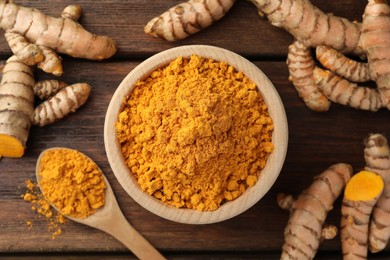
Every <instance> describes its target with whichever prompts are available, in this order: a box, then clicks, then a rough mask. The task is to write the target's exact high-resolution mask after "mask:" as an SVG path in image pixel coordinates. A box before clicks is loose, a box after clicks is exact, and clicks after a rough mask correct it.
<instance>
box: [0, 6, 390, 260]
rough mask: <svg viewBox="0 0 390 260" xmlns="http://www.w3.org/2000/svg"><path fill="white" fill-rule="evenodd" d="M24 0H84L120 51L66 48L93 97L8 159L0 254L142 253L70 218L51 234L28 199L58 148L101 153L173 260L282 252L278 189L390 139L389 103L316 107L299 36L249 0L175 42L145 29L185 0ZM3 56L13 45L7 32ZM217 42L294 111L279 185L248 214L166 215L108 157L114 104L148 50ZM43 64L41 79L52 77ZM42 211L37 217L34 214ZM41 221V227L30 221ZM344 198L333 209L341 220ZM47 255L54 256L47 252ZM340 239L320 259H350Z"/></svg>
mask: <svg viewBox="0 0 390 260" xmlns="http://www.w3.org/2000/svg"><path fill="white" fill-rule="evenodd" d="M17 2H18V4H21V5H25V6H30V7H34V8H38V9H40V10H42V11H44V12H45V13H47V14H50V15H54V16H57V15H59V14H60V13H61V11H62V9H63V8H64V7H65V6H66V5H68V4H80V5H81V6H82V7H83V10H84V13H83V16H82V18H81V20H80V21H81V24H82V25H83V26H84V27H85V28H87V29H89V30H90V31H92V32H94V33H97V34H106V35H109V36H111V37H112V38H114V39H115V40H116V42H117V43H118V47H119V51H118V53H117V54H116V55H115V56H114V57H113V58H111V59H109V60H106V61H102V62H95V61H86V60H80V59H74V58H70V57H66V56H65V55H64V56H63V58H64V61H63V64H64V75H63V76H62V77H61V79H62V80H64V81H66V82H69V83H75V82H88V83H90V84H91V85H92V87H93V93H92V96H91V97H90V99H89V101H88V102H87V103H86V104H85V106H83V107H82V108H81V109H80V110H79V111H78V112H77V113H74V114H72V115H71V116H69V117H67V118H66V119H64V120H62V121H60V122H58V123H55V124H52V125H50V126H46V127H43V128H38V127H32V129H31V131H30V137H29V140H28V143H27V146H28V147H27V150H26V153H25V155H24V156H23V157H22V158H21V159H10V158H2V159H1V160H0V179H1V181H0V207H1V208H0V258H5V259H16V258H18V259H19V258H21V259H47V258H60V259H79V258H81V259H92V258H96V259H128V258H132V257H134V256H133V255H132V254H131V253H130V252H129V251H128V250H127V249H126V248H125V247H124V246H123V245H122V244H120V243H119V242H117V241H116V240H115V239H114V238H112V237H110V236H109V235H107V234H105V233H103V232H100V231H98V230H94V229H91V228H89V227H86V226H82V225H80V224H77V223H68V224H66V225H64V226H63V234H62V235H61V236H59V237H58V238H57V239H55V240H51V234H50V233H49V232H48V231H47V222H46V221H45V220H44V219H42V218H36V217H37V214H36V213H35V212H34V211H32V210H31V209H30V204H29V203H27V202H25V201H23V200H22V199H21V197H20V196H21V194H22V190H23V187H24V186H25V184H24V182H25V180H26V179H33V180H34V174H35V172H34V170H35V163H36V159H37V157H38V155H39V153H40V152H41V151H42V150H44V149H46V148H49V147H54V146H66V147H69V148H74V149H79V150H80V151H83V152H85V153H86V154H88V155H89V156H90V157H92V158H93V159H94V160H95V161H96V162H97V163H98V164H99V166H100V167H101V168H102V169H103V171H104V172H105V173H106V176H107V177H108V179H109V181H110V183H111V185H112V187H113V189H114V191H115V194H116V196H117V199H118V202H119V204H120V206H121V208H122V210H123V212H124V214H125V216H126V218H127V219H128V220H129V222H130V223H131V224H132V225H134V227H135V228H136V229H137V230H138V231H139V232H140V233H141V234H143V235H144V236H145V237H146V238H147V239H148V240H149V241H150V242H151V243H152V244H153V245H154V246H156V247H157V248H158V249H159V250H160V251H161V252H162V253H163V254H164V255H165V256H166V257H168V258H169V259H182V258H183V259H184V258H186V259H207V258H208V259H210V258H213V259H225V258H229V259H244V258H245V259H246V258H248V259H277V258H278V257H279V255H280V251H281V246H282V243H283V229H284V226H285V224H286V223H287V219H288V213H287V212H285V211H283V210H281V209H279V208H278V206H277V204H276V201H275V198H276V194H277V193H278V192H287V193H291V194H294V195H296V194H298V193H299V192H300V191H301V190H302V189H304V188H305V187H307V186H308V185H309V184H310V183H311V181H312V178H313V176H315V175H317V174H319V173H320V172H322V171H323V170H324V169H326V168H327V167H328V166H330V165H331V164H333V163H338V162H346V163H350V164H351V165H352V166H353V167H354V170H355V172H357V171H359V170H360V169H362V168H363V167H364V159H363V149H364V144H363V140H364V139H365V138H366V137H367V135H368V134H369V133H374V132H379V133H383V134H385V135H386V136H387V137H388V138H390V123H389V119H388V118H389V116H390V113H389V111H388V110H385V109H382V110H380V111H378V112H376V113H372V112H366V111H358V110H355V109H351V108H348V107H344V106H340V105H336V104H333V105H332V107H331V109H330V111H329V112H326V113H316V112H313V111H311V110H309V109H308V108H307V107H306V106H305V105H304V104H303V102H302V100H301V99H300V98H299V97H298V95H297V93H296V91H295V89H294V88H293V86H292V85H291V83H290V82H289V81H288V71H287V66H286V64H285V60H286V55H287V47H288V45H289V44H290V43H291V42H292V40H293V38H292V37H291V36H290V35H289V34H288V33H286V32H285V31H283V30H281V29H278V28H276V27H273V26H271V25H270V24H269V23H268V22H267V21H266V20H265V19H261V18H259V16H258V14H257V11H256V8H255V7H254V6H253V5H252V4H250V3H249V2H247V1H243V0H241V1H239V0H238V1H237V2H236V4H235V5H234V6H233V8H232V9H231V11H230V12H229V13H228V14H227V15H226V16H225V17H224V18H223V19H222V20H221V21H219V22H217V23H216V24H215V25H213V26H212V27H210V28H208V29H206V30H204V31H202V32H200V33H198V34H196V35H194V36H192V37H190V38H188V39H186V40H183V41H180V42H175V43H169V42H164V41H162V40H160V39H156V38H152V37H150V36H147V35H145V34H144V33H143V26H144V25H145V24H146V22H147V21H148V20H149V19H151V18H152V17H154V16H156V15H158V14H160V13H162V12H163V11H165V10H166V9H168V8H169V7H171V6H173V5H175V4H177V3H179V2H180V1H178V0H154V1H144V0H124V1H113V0H100V1H91V0H89V1H88V0H83V1H61V0H51V1H43V0H36V1H27V0H19V1H17ZM365 2H366V1H358V0H346V1H326V0H315V1H314V0H313V3H314V4H316V5H317V6H318V7H320V8H321V9H322V10H324V11H325V12H333V13H334V14H336V15H340V16H344V17H346V18H349V19H354V20H358V21H360V20H361V15H362V12H363V9H364V5H365ZM1 37H2V38H1V39H0V55H1V59H2V60H5V59H7V58H8V57H9V56H10V55H11V52H10V50H9V47H8V46H7V44H6V42H5V40H4V37H3V36H1ZM188 44H208V45H214V46H219V47H223V48H226V49H229V50H231V51H234V52H237V53H239V54H241V55H243V56H245V57H247V58H248V59H250V60H251V61H253V62H254V64H256V65H257V66H258V67H259V68H260V69H261V70H263V71H264V72H265V74H266V75H267V76H268V77H269V78H270V79H271V81H272V82H273V83H274V85H275V87H276V89H277V91H278V92H279V94H280V96H281V98H282V100H283V102H284V105H285V109H286V112H287V117H288V124H289V147H288V153H287V157H286V161H285V164H284V167H283V169H282V171H281V174H280V177H279V178H278V179H277V181H276V183H275V185H274V186H273V188H272V189H271V190H270V191H269V192H268V194H267V195H266V196H265V197H264V198H263V199H262V200H261V201H260V202H259V203H257V204H256V205H254V206H253V207H252V208H250V209H249V210H248V211H246V212H244V213H242V214H241V215H239V216H237V217H235V218H233V219H230V220H226V221H224V222H221V223H217V224H210V225H186V224H178V223H174V222H171V221H168V220H165V219H162V218H160V217H158V216H155V215H154V214H152V213H150V212H148V211H146V210H145V209H144V208H142V207H141V206H140V205H138V204H137V202H135V201H134V200H133V199H131V198H130V197H129V196H128V195H127V194H126V193H125V191H124V190H123V189H122V187H121V186H120V185H119V183H118V181H117V180H116V178H115V176H114V174H113V173H112V171H111V169H110V166H109V164H108V161H107V158H106V153H105V150H104V141H103V125H104V118H105V112H106V109H107V106H108V104H109V102H110V99H111V96H112V95H113V93H114V91H115V89H116V87H117V86H118V85H119V83H120V82H121V80H122V79H123V78H124V77H125V76H126V75H127V74H128V73H129V72H130V71H131V70H132V69H133V68H134V67H135V66H137V65H138V64H139V63H141V62H142V61H143V60H145V59H146V58H147V57H149V56H151V55H153V54H155V53H157V52H160V51H163V50H166V49H168V48H171V47H174V46H179V45H188ZM50 77H51V76H50V75H46V74H44V73H42V72H40V71H36V78H37V79H43V78H50ZM34 218H36V219H35V220H34ZM31 219H33V220H34V221H33V226H32V228H30V229H29V228H28V227H27V225H26V221H27V220H31ZM339 219H340V201H339V200H338V201H337V203H336V204H335V207H334V210H333V211H331V213H330V214H329V216H328V222H329V223H333V224H336V225H338V223H339ZM389 255H390V251H389V250H388V249H387V251H385V252H382V253H380V254H376V255H373V254H370V255H369V259H389ZM44 257H45V258H44ZM341 258H342V256H341V251H340V241H339V237H337V238H336V239H333V240H330V241H325V242H323V243H322V244H321V246H320V249H319V252H318V254H317V259H341Z"/></svg>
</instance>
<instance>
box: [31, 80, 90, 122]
mask: <svg viewBox="0 0 390 260" xmlns="http://www.w3.org/2000/svg"><path fill="white" fill-rule="evenodd" d="M90 92H91V87H90V86H89V85H88V84H86V83H77V84H73V85H69V86H66V87H64V88H61V89H60V91H59V92H58V93H56V94H55V95H54V96H52V97H50V98H49V99H48V100H46V101H44V102H43V103H41V104H40V105H39V106H37V107H36V108H35V110H34V113H33V115H32V122H33V124H34V125H38V126H45V125H48V124H52V123H54V122H57V121H58V120H60V119H61V118H63V117H65V116H66V115H68V114H69V113H71V112H74V111H76V109H77V108H79V107H80V106H82V105H83V104H84V103H85V102H86V101H87V99H88V97H89V94H90Z"/></svg>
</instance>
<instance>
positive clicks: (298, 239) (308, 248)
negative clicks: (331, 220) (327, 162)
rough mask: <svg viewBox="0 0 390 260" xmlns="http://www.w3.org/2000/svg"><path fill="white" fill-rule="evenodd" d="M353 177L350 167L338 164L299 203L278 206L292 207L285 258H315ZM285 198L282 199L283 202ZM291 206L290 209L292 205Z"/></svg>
mask: <svg viewBox="0 0 390 260" xmlns="http://www.w3.org/2000/svg"><path fill="white" fill-rule="evenodd" d="M351 175H352V167H351V166H350V165H348V164H343V163H340V164H335V165H332V166H331V167H329V168H328V169H327V170H325V171H324V172H323V173H321V174H320V175H319V176H317V177H316V178H315V179H314V182H313V183H312V184H311V185H310V186H309V187H308V188H307V189H306V190H305V191H303V192H302V193H301V194H300V195H299V196H298V198H297V200H296V201H294V200H291V199H290V201H285V202H281V201H279V202H278V203H279V204H280V205H284V206H285V207H286V208H288V207H291V213H290V218H289V221H288V224H287V226H286V228H285V230H284V239H285V242H284V244H283V249H282V250H283V251H282V255H281V259H313V258H314V256H315V254H316V252H317V249H318V247H319V244H320V241H321V239H322V238H323V236H324V233H323V226H324V222H325V219H326V217H327V215H328V212H329V211H330V210H331V209H332V208H333V203H334V201H335V200H336V199H337V198H338V197H339V195H340V194H341V192H342V190H343V188H344V186H345V184H346V183H347V182H348V180H349V179H350V177H351ZM282 198H283V196H279V197H278V200H281V199H282ZM289 205H290V206H289Z"/></svg>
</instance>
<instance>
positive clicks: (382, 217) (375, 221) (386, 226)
mask: <svg viewBox="0 0 390 260" xmlns="http://www.w3.org/2000/svg"><path fill="white" fill-rule="evenodd" d="M364 158H365V161H366V168H365V169H366V170H368V171H373V172H376V173H377V174H379V175H380V176H381V177H382V179H383V181H384V191H383V194H382V196H381V197H380V198H379V200H378V202H377V203H376V204H375V207H374V210H373V212H372V215H371V222H370V232H369V249H370V251H371V252H373V253H376V252H379V251H381V250H383V249H384V248H385V247H386V245H387V243H388V242H389V238H390V148H389V145H388V142H387V139H386V137H384V136H383V135H381V134H371V135H370V136H369V137H368V139H367V141H366V147H365V149H364Z"/></svg>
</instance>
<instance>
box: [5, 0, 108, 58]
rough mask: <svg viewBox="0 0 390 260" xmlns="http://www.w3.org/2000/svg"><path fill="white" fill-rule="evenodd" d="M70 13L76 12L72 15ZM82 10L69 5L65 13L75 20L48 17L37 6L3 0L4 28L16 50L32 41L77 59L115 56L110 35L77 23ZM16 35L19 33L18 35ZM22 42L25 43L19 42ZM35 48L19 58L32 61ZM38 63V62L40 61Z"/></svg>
mask: <svg viewBox="0 0 390 260" xmlns="http://www.w3.org/2000/svg"><path fill="white" fill-rule="evenodd" d="M70 12H73V14H70V15H69V13H70ZM79 13H80V11H69V8H65V11H64V12H63V16H65V17H71V19H70V18H63V17H58V18H56V17H51V16H46V15H44V14H43V13H42V12H40V11H38V10H37V9H33V8H27V7H23V6H18V5H15V4H14V3H13V2H11V1H5V0H0V14H1V17H0V18H1V19H0V27H1V28H2V29H3V30H4V31H5V32H7V34H8V36H9V40H11V41H9V42H8V43H9V45H10V47H11V49H12V51H16V50H22V49H25V48H22V47H23V46H26V43H30V44H32V45H37V46H45V47H47V48H50V49H52V50H55V51H57V52H59V53H64V54H67V55H70V56H72V57H76V58H86V59H92V60H102V59H106V58H109V57H111V56H112V55H114V53H115V52H116V45H115V42H114V41H113V40H112V39H111V38H109V37H107V36H98V35H94V34H92V33H90V32H88V31H86V30H85V29H84V28H83V27H82V26H81V25H80V24H79V23H78V22H76V18H78V17H77V15H79ZM16 35H19V36H18V37H16ZM18 41H19V42H24V43H22V44H20V43H17V42H18ZM20 46H22V47H20ZM29 48H30V47H29ZM31 49H32V50H31V52H32V54H24V55H21V54H20V52H17V56H18V58H22V57H27V58H26V59H27V60H28V59H29V57H34V56H35V55H36V54H35V53H36V52H37V48H36V47H31ZM15 55H16V53H15ZM43 55H44V54H43ZM38 56H39V55H38ZM26 59H25V58H22V59H21V61H24V62H26ZM37 60H38V61H39V60H40V59H39V58H38V59H37ZM34 62H35V63H37V61H34ZM27 64H30V63H27Z"/></svg>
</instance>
